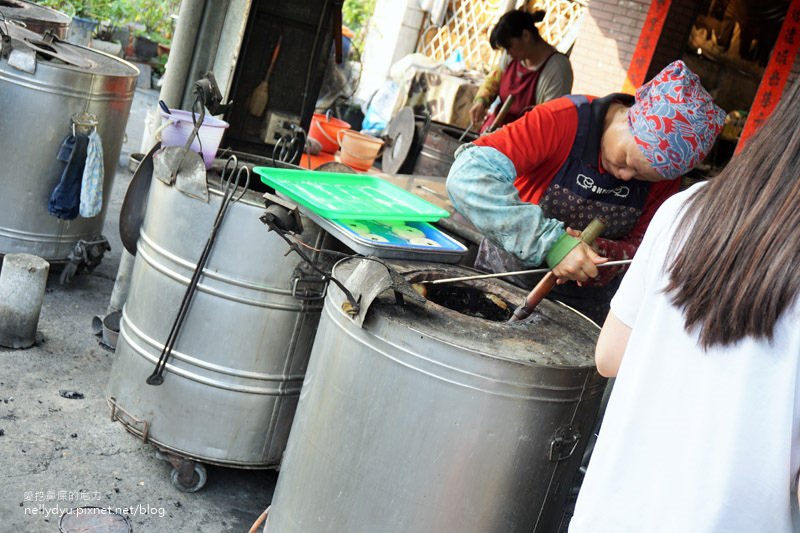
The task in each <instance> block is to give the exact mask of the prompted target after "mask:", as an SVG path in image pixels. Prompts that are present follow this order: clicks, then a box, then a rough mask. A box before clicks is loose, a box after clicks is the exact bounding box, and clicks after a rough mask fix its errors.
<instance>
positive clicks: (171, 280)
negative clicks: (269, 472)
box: [108, 179, 324, 471]
mask: <svg viewBox="0 0 800 533" xmlns="http://www.w3.org/2000/svg"><path fill="white" fill-rule="evenodd" d="M209 193H210V195H209V196H210V201H209V203H205V202H203V201H200V200H196V199H193V198H190V197H188V196H185V195H184V194H182V193H181V192H179V191H177V190H176V189H175V188H174V187H170V186H167V185H165V184H164V183H163V182H161V181H159V180H157V179H154V180H153V182H152V184H151V186H150V194H149V199H148V207H147V213H146V215H145V219H144V222H143V225H142V231H141V237H140V239H139V241H138V248H137V254H136V260H135V263H134V267H133V273H132V275H131V285H130V294H129V296H128V300H127V302H126V304H125V307H124V309H123V316H122V321H121V324H120V332H119V338H118V341H117V349H116V355H115V359H116V360H115V362H114V365H113V367H112V371H111V377H110V381H109V386H108V395H109V397H110V398H109V403H110V405H111V407H112V418H114V419H117V420H118V421H120V422H121V423H122V424H123V425H124V426H125V428H126V429H127V430H128V431H130V432H131V433H133V434H135V435H137V436H139V437H142V438H143V439H144V440H145V441H146V442H150V443H152V444H154V445H156V446H157V447H158V448H160V449H162V450H165V451H169V452H173V453H175V454H178V455H180V456H183V457H186V458H190V459H193V460H198V461H203V462H206V463H212V464H221V465H228V466H237V467H249V468H258V467H266V466H270V465H275V464H278V463H279V462H280V459H281V454H282V453H283V450H284V447H285V445H286V440H287V437H288V434H289V428H290V427H291V422H292V417H293V416H294V411H295V407H296V404H297V399H298V396H299V394H300V386H301V384H302V381H303V375H304V374H305V369H306V364H307V362H308V356H309V353H310V351H311V345H312V342H313V337H314V332H315V330H316V327H317V323H318V321H319V313H320V309H321V307H322V299H323V297H324V284H323V283H322V282H321V280H319V278H317V277H316V275H315V274H313V273H311V274H309V269H307V268H306V267H305V266H301V265H300V264H299V263H300V260H299V259H298V256H297V255H295V254H289V255H285V253H286V252H287V248H288V247H287V245H286V243H285V242H284V241H283V240H282V239H280V237H278V236H277V235H275V234H274V233H270V232H268V231H267V227H266V226H264V225H263V224H262V223H261V222H260V221H259V216H261V215H262V214H263V213H264V203H263V201H262V200H261V198H260V196H259V195H258V194H257V193H254V192H252V191H248V193H247V194H246V196H245V197H244V198H243V199H242V200H240V201H238V202H236V203H232V204H231V205H230V207H229V210H228V212H227V214H226V216H225V219H224V220H223V222H222V225H221V226H220V228H219V230H218V233H217V237H216V241H215V244H214V248H213V249H212V251H211V255H210V257H209V259H208V263H207V265H206V268H205V270H204V274H203V277H202V278H201V279H200V282H199V284H198V290H197V293H195V295H194V299H193V300H192V304H191V307H190V308H189V311H188V315H187V317H186V320H185V322H184V324H183V328H182V330H181V333H180V336H179V337H178V339H177V342H176V344H175V347H174V351H173V352H172V356H171V359H170V360H169V362H168V364H167V366H166V371H165V373H164V383H163V384H162V385H159V386H152V385H148V384H146V383H145V380H146V378H147V377H148V376H149V375H150V374H151V373H152V371H153V368H154V366H155V364H156V362H157V361H158V359H159V356H160V353H161V350H162V349H163V346H164V342H165V340H166V339H167V337H168V334H169V331H170V328H171V326H172V324H173V321H174V320H175V316H176V313H177V311H178V308H179V307H180V302H181V300H182V298H183V295H184V293H185V291H186V288H187V286H188V283H189V280H190V278H191V276H192V272H193V270H194V268H195V265H196V264H197V263H196V262H197V258H198V257H200V254H201V250H202V249H203V246H204V244H205V242H206V239H207V237H208V235H209V232H210V230H211V226H212V223H213V221H214V218H215V216H216V213H217V211H218V209H219V206H220V203H221V192H220V191H219V182H218V180H217V181H213V180H209ZM304 227H305V231H304V232H303V234H302V235H301V236H300V238H301V239H302V240H303V241H305V242H307V243H310V244H316V245H319V244H320V240H321V239H322V237H323V235H324V232H322V231H320V230H319V228H318V227H317V226H315V225H314V224H313V223H311V222H309V221H307V220H306V221H305V226H304ZM189 471H191V468H189Z"/></svg>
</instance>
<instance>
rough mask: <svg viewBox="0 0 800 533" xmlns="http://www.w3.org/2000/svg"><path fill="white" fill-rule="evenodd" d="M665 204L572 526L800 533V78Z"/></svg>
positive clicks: (644, 253)
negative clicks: (739, 143)
mask: <svg viewBox="0 0 800 533" xmlns="http://www.w3.org/2000/svg"><path fill="white" fill-rule="evenodd" d="M798 87H799V86H798V83H795V84H794V85H793V87H792V88H791V89H789V90H788V91H787V92H786V94H785V95H784V96H783V98H782V99H781V101H780V104H779V105H778V107H777V109H775V111H774V113H773V114H772V118H771V119H770V121H769V122H768V123H767V124H765V125H764V126H763V128H762V129H761V130H760V131H759V132H758V133H757V134H756V136H755V137H754V138H753V139H752V140H751V142H750V143H749V144H748V145H747V147H746V148H745V149H744V150H743V151H742V152H741V153H740V154H739V155H737V156H735V157H734V160H733V161H731V163H730V164H729V165H728V166H727V167H725V169H724V170H723V172H722V173H721V174H719V175H718V176H717V177H715V178H713V179H712V180H710V181H709V182H706V183H703V184H701V185H697V186H695V187H692V188H691V189H689V190H687V191H684V192H682V193H679V194H677V195H676V196H673V197H672V198H670V199H669V200H667V201H666V202H665V203H664V204H663V206H662V207H661V208H660V209H659V210H658V212H657V213H656V215H655V217H654V218H653V220H652V222H651V223H650V226H649V227H648V229H647V232H646V234H645V237H644V240H643V242H642V244H641V246H640V248H639V251H638V252H637V253H636V258H635V259H634V261H633V264H632V265H631V267H630V270H629V272H628V273H627V274H626V276H625V278H624V279H623V281H622V284H621V286H620V288H619V291H618V292H617V294H616V295H615V296H614V298H613V300H612V302H611V312H610V313H609V316H608V318H607V319H606V322H605V325H604V326H603V329H602V332H601V334H600V338H599V340H598V344H597V350H596V360H597V366H598V370H599V371H600V373H601V374H603V375H605V376H617V379H616V382H615V384H614V391H613V393H612V394H611V399H610V402H609V405H608V408H607V410H606V413H605V417H604V419H603V424H602V427H601V429H600V434H599V438H598V441H597V446H596V447H595V450H594V454H593V455H592V459H591V462H590V463H589V467H588V471H587V474H586V478H585V480H584V482H583V486H582V488H581V491H580V494H579V495H578V501H577V506H576V509H575V515H574V517H573V519H572V522H571V524H570V532H572V533H580V532H592V533H602V532H610V531H614V532H636V533H639V532H642V531H646V532H674V531H691V532H694V533H698V532H699V533H703V532H725V533H735V532H741V533H752V532H754V531H769V532H770V533H780V532H786V533H788V532H792V531H795V532H796V531H800V520H798V503H797V477H798V469H799V468H800V328H799V327H798V324H799V323H800V303H799V302H798V293H800V268H798V264H800V233H798V232H797V228H798V227H800V210H799V209H798V208H797V206H798V205H800V178H798V176H800V108H799V107H798V106H797V104H796V102H797V99H798V98H800V89H799V88H798Z"/></svg>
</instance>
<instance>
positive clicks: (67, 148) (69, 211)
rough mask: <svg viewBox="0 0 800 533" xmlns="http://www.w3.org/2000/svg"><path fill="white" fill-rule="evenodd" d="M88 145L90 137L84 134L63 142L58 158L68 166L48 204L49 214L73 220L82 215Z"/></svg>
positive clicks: (69, 137)
mask: <svg viewBox="0 0 800 533" xmlns="http://www.w3.org/2000/svg"><path fill="white" fill-rule="evenodd" d="M88 144H89V137H88V136H87V135H82V134H79V135H67V136H66V138H64V140H63V141H62V142H61V147H60V148H59V149H58V155H57V156H56V158H57V159H58V160H59V161H64V162H65V163H66V166H65V167H64V170H63V172H62V173H61V181H59V182H58V184H57V185H56V187H55V188H54V189H53V192H52V193H50V201H49V202H48V203H47V210H48V212H49V213H50V214H51V215H53V216H55V217H58V218H61V219H64V220H72V219H74V218H77V217H78V214H79V213H80V201H81V182H82V180H83V169H84V166H85V164H86V148H87V146H88Z"/></svg>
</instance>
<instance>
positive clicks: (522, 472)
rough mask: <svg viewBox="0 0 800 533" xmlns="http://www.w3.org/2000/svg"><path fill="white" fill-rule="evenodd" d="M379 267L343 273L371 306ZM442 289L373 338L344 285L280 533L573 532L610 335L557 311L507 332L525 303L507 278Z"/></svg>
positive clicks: (378, 302) (323, 332)
mask: <svg viewBox="0 0 800 533" xmlns="http://www.w3.org/2000/svg"><path fill="white" fill-rule="evenodd" d="M370 263H372V264H374V263H375V262H374V261H363V262H360V261H357V260H348V261H345V262H340V263H339V264H337V266H336V268H335V269H334V274H333V275H334V277H335V278H337V279H339V280H346V281H344V284H345V286H346V287H347V288H348V289H349V290H350V291H351V292H353V296H354V298H355V299H356V300H358V299H359V294H358V292H359V291H360V290H362V289H364V287H362V285H371V286H375V285H376V283H375V278H374V276H371V275H364V271H365V269H368V268H370V267H369V265H368V264H370ZM372 268H378V267H374V266H373V267H372ZM396 269H397V270H398V271H400V272H401V273H402V275H403V276H404V277H405V278H407V279H408V280H409V281H411V282H415V281H420V280H424V279H428V280H430V279H437V278H438V279H441V278H445V277H454V276H460V275H465V274H468V273H470V272H467V271H466V270H465V269H463V268H461V267H452V266H445V265H436V264H417V265H412V264H410V263H409V264H408V265H406V266H405V267H402V268H401V267H400V266H396ZM364 280H369V281H368V282H367V283H366V284H364V283H363V282H364ZM378 286H380V284H378ZM428 287H429V288H428V291H429V293H428V301H427V302H426V303H424V305H419V304H418V303H409V302H410V300H409V298H408V296H405V297H404V298H402V299H399V298H397V295H396V293H393V291H392V290H389V291H386V292H384V293H382V294H381V295H380V296H379V297H378V298H377V299H375V300H374V302H373V303H372V305H371V306H370V307H369V308H368V309H366V310H365V309H364V305H362V308H361V309H360V310H359V315H358V317H361V319H363V320H364V322H363V326H362V327H359V325H358V323H359V320H358V319H353V318H352V317H351V315H350V314H348V312H350V313H351V314H352V310H353V306H352V304H351V303H349V302H348V300H347V299H346V298H345V296H344V293H343V292H342V291H341V290H340V289H339V288H337V287H334V286H333V285H330V286H329V293H328V296H327V297H326V300H325V307H324V309H323V313H322V318H321V320H320V324H319V328H318V330H317V337H316V340H315V342H314V348H313V351H312V354H311V360H310V363H309V367H308V370H307V372H306V378H305V382H304V383H303V389H302V392H301V396H300V398H301V399H300V403H299V405H298V409H297V413H296V416H295V420H294V424H293V426H292V432H291V434H290V437H289V443H288V446H287V449H286V454H285V456H284V460H283V463H282V465H281V473H280V476H279V478H278V484H277V487H276V491H275V496H274V498H273V501H272V505H271V509H270V513H269V517H268V519H267V524H266V526H265V531H267V532H269V533H276V532H277V533H283V532H287V531H302V532H303V533H317V532H331V533H333V532H342V531H365V532H366V531H381V532H398V533H401V532H403V533H404V532H409V531H413V532H415V533H423V532H431V533H434V532H436V533H438V532H444V531H448V532H449V531H458V532H459V533H470V532H474V533H479V532H480V533H485V532H487V531H497V532H500V531H502V532H504V533H506V532H522V533H531V532H554V531H558V527H559V524H560V523H561V521H562V515H563V510H564V506H565V502H566V501H567V500H568V493H569V491H570V488H571V487H572V486H573V482H574V480H575V478H576V474H577V472H578V469H579V466H580V463H581V459H582V455H583V453H584V449H585V448H586V445H587V442H588V440H589V437H590V434H591V431H592V428H593V426H594V424H595V420H596V418H597V412H598V408H599V404H600V401H601V397H602V394H603V390H604V387H605V380H604V379H603V378H601V377H600V376H599V375H598V374H597V372H596V370H595V365H594V361H593V353H594V345H595V341H596V338H597V333H598V328H597V326H596V325H594V324H593V323H592V322H590V321H589V320H588V319H587V318H585V317H584V316H583V315H580V314H579V313H577V312H575V311H573V310H571V309H570V308H568V307H566V306H563V305H561V304H558V303H555V302H550V301H543V302H542V303H541V304H540V305H539V306H538V308H537V309H536V311H535V312H534V313H533V315H532V316H531V317H530V318H529V319H527V320H525V321H522V322H519V323H516V324H508V323H507V322H506V320H507V319H508V317H509V316H510V313H511V311H512V310H513V307H514V305H516V304H517V303H521V302H522V301H523V300H524V298H525V292H524V291H522V290H521V289H518V288H516V287H513V286H511V285H509V284H507V283H505V282H502V281H499V280H496V279H493V280H482V281H472V282H464V283H462V284H460V285H448V284H443V285H429V286H428ZM360 301H361V302H362V303H363V302H364V301H367V302H368V301H369V298H364V296H363V295H361V298H360ZM400 302H404V303H402V304H401V303H400ZM366 305H368V304H366ZM365 312H366V315H365V316H364V315H361V313H365Z"/></svg>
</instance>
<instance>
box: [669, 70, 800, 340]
mask: <svg viewBox="0 0 800 533" xmlns="http://www.w3.org/2000/svg"><path fill="white" fill-rule="evenodd" d="M798 87H800V80H796V81H795V82H794V83H793V84H792V86H791V88H790V89H788V90H787V91H786V93H785V94H784V95H783V97H782V98H781V101H780V102H779V103H778V105H777V107H776V109H775V111H774V112H773V113H772V117H771V118H770V119H769V120H768V121H767V122H766V123H765V124H764V125H763V126H762V128H761V129H760V130H759V131H758V133H756V135H754V136H753V137H752V138H751V140H750V142H749V143H748V144H747V145H746V147H745V148H744V149H743V150H742V151H741V153H739V154H737V155H736V156H734V157H733V158H732V159H731V161H730V162H729V163H728V165H727V166H726V167H725V168H724V169H723V171H722V172H721V173H720V174H719V175H718V176H717V177H715V178H712V179H711V180H710V181H709V183H707V184H706V185H705V186H704V187H703V188H702V189H701V190H700V191H698V192H697V193H696V194H695V195H694V196H692V198H691V199H690V200H689V201H688V202H687V204H686V207H685V210H684V212H683V214H682V215H681V218H680V220H679V221H678V224H679V225H678V230H677V231H676V234H675V236H674V238H673V241H672V244H671V248H670V254H669V257H670V260H669V262H668V267H667V270H668V272H669V284H668V285H667V287H666V289H665V291H666V292H668V293H671V297H672V303H673V304H675V305H676V306H677V307H679V308H681V309H682V311H683V314H684V318H685V328H686V330H687V331H690V330H692V329H694V328H697V327H699V328H700V331H699V336H700V344H701V346H702V347H703V348H704V349H708V348H710V347H712V346H715V345H719V346H725V345H729V344H732V343H735V342H736V341H738V340H741V339H744V338H745V337H752V338H755V339H767V340H769V341H770V342H771V341H772V339H773V335H774V330H775V324H776V322H777V321H778V319H779V318H780V316H781V314H782V313H783V312H784V311H785V310H786V309H787V307H788V306H789V305H791V304H792V303H793V302H794V300H795V298H796V296H797V294H798V290H799V289H800V231H799V230H800V102H799V101H798V99H797V98H798V95H799V94H800V89H799V88H798ZM681 243H682V244H681Z"/></svg>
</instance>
